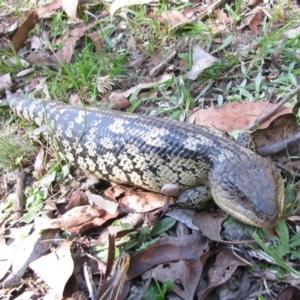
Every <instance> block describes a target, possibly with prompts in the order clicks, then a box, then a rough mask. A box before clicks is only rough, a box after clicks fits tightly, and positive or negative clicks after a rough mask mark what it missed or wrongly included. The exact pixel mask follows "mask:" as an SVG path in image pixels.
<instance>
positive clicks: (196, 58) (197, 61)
mask: <svg viewBox="0 0 300 300" xmlns="http://www.w3.org/2000/svg"><path fill="white" fill-rule="evenodd" d="M216 61H217V59H216V58H215V57H213V56H212V55H210V54H209V53H207V52H206V51H205V50H204V49H202V48H201V47H200V46H199V45H194V46H193V67H192V70H191V71H189V72H187V73H186V75H185V77H186V78H188V79H191V80H195V79H197V77H198V76H199V75H200V74H201V73H202V72H203V71H204V70H205V69H207V68H209V67H210V66H212V65H213V64H214V63H215V62H216Z"/></svg>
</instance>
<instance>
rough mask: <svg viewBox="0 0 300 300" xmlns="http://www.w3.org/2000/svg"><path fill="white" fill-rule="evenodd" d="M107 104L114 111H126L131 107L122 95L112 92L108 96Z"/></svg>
mask: <svg viewBox="0 0 300 300" xmlns="http://www.w3.org/2000/svg"><path fill="white" fill-rule="evenodd" d="M109 102H110V103H112V104H113V105H114V106H113V107H114V108H115V109H128V108H129V107H130V106H131V103H130V102H129V100H128V99H127V98H126V97H125V96H124V95H122V94H119V93H114V92H112V93H111V94H110V96H109Z"/></svg>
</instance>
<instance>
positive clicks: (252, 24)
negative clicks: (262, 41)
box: [249, 10, 263, 34]
mask: <svg viewBox="0 0 300 300" xmlns="http://www.w3.org/2000/svg"><path fill="white" fill-rule="evenodd" d="M262 19H263V12H262V11H261V10H259V11H258V12H257V13H256V14H255V15H254V16H253V18H252V20H251V21H250V23H249V28H250V29H251V30H252V31H253V32H255V33H256V34H260V31H259V29H258V25H260V23H261V21H262Z"/></svg>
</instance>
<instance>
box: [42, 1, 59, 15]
mask: <svg viewBox="0 0 300 300" xmlns="http://www.w3.org/2000/svg"><path fill="white" fill-rule="evenodd" d="M59 8H61V0H56V1H54V2H51V3H48V4H45V5H43V6H41V7H39V8H38V10H37V14H38V16H39V17H40V18H44V19H46V18H51V17H53V16H55V15H56V14H57V12H56V10H57V9H59Z"/></svg>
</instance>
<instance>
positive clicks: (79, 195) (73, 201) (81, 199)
mask: <svg viewBox="0 0 300 300" xmlns="http://www.w3.org/2000/svg"><path fill="white" fill-rule="evenodd" d="M87 204H88V198H87V196H86V194H85V193H84V192H83V191H81V190H79V189H76V190H75V191H73V192H72V194H71V196H70V199H69V204H68V206H67V207H66V209H67V210H71V209H72V208H74V207H77V206H84V205H87Z"/></svg>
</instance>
